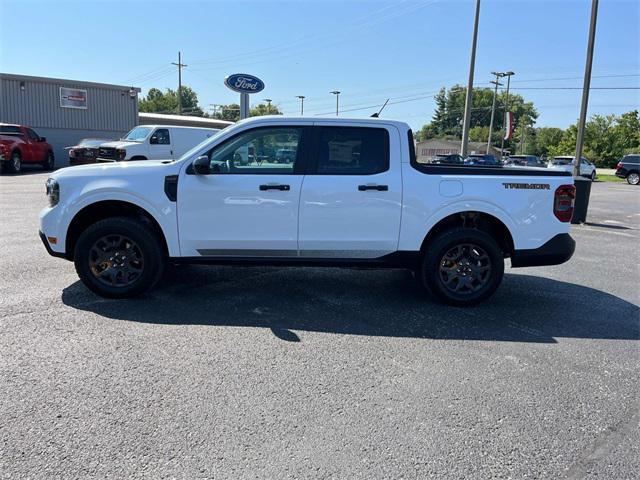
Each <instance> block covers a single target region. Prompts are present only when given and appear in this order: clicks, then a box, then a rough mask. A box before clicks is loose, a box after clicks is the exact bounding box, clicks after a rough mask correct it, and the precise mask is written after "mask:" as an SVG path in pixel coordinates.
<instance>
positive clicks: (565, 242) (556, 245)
mask: <svg viewBox="0 0 640 480" xmlns="http://www.w3.org/2000/svg"><path fill="white" fill-rule="evenodd" d="M575 249H576V242H575V240H574V239H573V238H571V235H569V234H568V233H560V234H558V235H556V236H555V237H553V238H552V239H551V240H549V241H548V242H546V243H545V244H544V245H542V246H541V247H539V248H533V249H530V250H515V251H514V252H513V255H511V266H512V267H539V266H542V265H559V264H561V263H564V262H566V261H567V260H569V259H570V258H571V257H572V256H573V252H574V251H575Z"/></svg>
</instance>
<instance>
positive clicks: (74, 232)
mask: <svg viewBox="0 0 640 480" xmlns="http://www.w3.org/2000/svg"><path fill="white" fill-rule="evenodd" d="M110 217H129V218H136V219H138V220H139V221H141V222H142V223H145V224H146V225H148V226H149V227H150V228H151V229H152V231H153V232H154V233H155V234H156V236H157V237H158V240H159V241H160V245H161V247H162V251H163V252H164V254H165V255H166V256H169V248H168V243H167V238H166V236H165V233H164V231H163V230H162V227H161V226H160V223H159V222H158V221H157V220H156V218H155V217H154V216H153V215H152V214H151V213H149V212H148V211H147V210H146V209H145V208H143V207H141V206H139V205H136V204H135V203H132V202H128V201H125V200H98V201H96V202H93V203H90V204H88V205H86V206H84V207H83V208H81V209H80V210H79V211H78V212H77V213H76V214H75V215H74V217H73V219H72V220H71V222H70V223H69V226H68V228H67V233H66V238H65V258H67V259H68V260H72V259H73V254H74V250H75V246H76V243H77V241H78V238H79V237H80V235H81V234H82V232H83V231H84V230H85V229H86V228H87V227H89V226H90V225H92V224H94V223H96V222H98V221H100V220H104V219H106V218H110Z"/></svg>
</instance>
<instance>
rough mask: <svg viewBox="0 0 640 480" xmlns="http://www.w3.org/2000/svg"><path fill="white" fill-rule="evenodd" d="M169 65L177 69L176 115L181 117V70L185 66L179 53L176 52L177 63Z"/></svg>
mask: <svg viewBox="0 0 640 480" xmlns="http://www.w3.org/2000/svg"><path fill="white" fill-rule="evenodd" d="M171 65H175V66H176V67H178V115H182V69H183V68H184V67H186V65H185V64H184V63H182V59H181V56H180V52H178V63H175V62H171Z"/></svg>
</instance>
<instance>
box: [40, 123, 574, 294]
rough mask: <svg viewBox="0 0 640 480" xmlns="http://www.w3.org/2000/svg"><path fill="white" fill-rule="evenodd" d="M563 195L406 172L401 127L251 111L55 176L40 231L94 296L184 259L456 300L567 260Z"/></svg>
mask: <svg viewBox="0 0 640 480" xmlns="http://www.w3.org/2000/svg"><path fill="white" fill-rule="evenodd" d="M247 149H250V150H251V151H253V152H254V155H253V156H252V160H251V161H249V162H247V161H246V160H243V159H242V158H241V155H239V154H238V152H241V151H246V150H247ZM283 149H287V150H294V151H295V158H293V161H291V162H280V161H279V159H278V158H277V157H278V152H281V151H282V150H283ZM574 194H575V189H574V186H573V179H572V177H571V173H569V172H562V171H554V170H552V169H545V168H541V169H535V168H527V169H520V168H510V167H501V166H498V167H495V166H493V167H483V166H474V167H471V166H464V165H461V166H452V165H438V164H420V163H417V162H416V157H415V153H414V142H413V135H412V133H411V130H410V128H409V126H408V125H406V124H405V123H402V122H395V121H388V120H382V119H358V120H347V119H329V120H325V119H322V120H319V119H318V120H313V119H308V118H286V117H280V116H277V117H257V118H252V119H248V120H243V121H241V122H238V123H237V124H235V125H234V126H232V127H228V128H226V129H224V130H222V131H220V132H219V133H218V134H216V135H215V136H213V137H211V138H210V139H208V140H206V141H205V142H203V143H201V144H200V145H198V146H196V147H195V148H193V149H192V150H190V151H189V152H187V153H185V154H184V155H183V156H182V157H181V158H180V159H178V160H174V161H146V162H132V163H127V162H123V163H113V164H102V165H100V164H98V165H85V166H78V167H73V168H65V169H62V170H58V171H57V172H55V173H54V174H52V175H51V177H50V178H49V179H48V181H47V195H48V197H49V206H48V207H47V208H45V209H44V210H43V211H42V212H41V214H40V224H41V226H40V228H41V231H40V236H41V238H42V241H43V242H44V245H45V247H46V249H47V251H48V252H49V253H50V254H51V255H54V256H57V257H62V258H66V259H67V260H73V261H74V262H75V266H76V270H77V272H78V275H79V277H80V278H81V279H82V281H83V282H84V283H85V285H86V286H87V287H88V288H90V289H91V290H93V291H94V292H96V293H98V294H99V295H102V296H106V297H131V296H134V295H138V294H141V293H143V292H146V291H148V290H149V289H150V288H151V287H152V286H153V285H154V284H155V283H156V281H157V280H158V279H159V278H160V276H161V274H162V272H163V266H164V265H165V264H167V263H181V262H182V263H209V264H234V265H235V264H237V265H241V264H242V265H245V264H250V265H256V264H258V265H292V266H302V265H304V266H310V265H311V266H361V267H372V268H379V267H395V268H407V269H411V270H413V271H415V272H416V273H417V275H418V278H420V279H421V281H422V283H423V284H424V286H425V287H426V288H427V289H428V290H429V291H430V292H432V294H433V295H434V296H435V297H436V298H437V299H439V300H441V301H444V302H447V303H451V304H455V305H470V304H475V303H478V302H480V301H482V300H485V299H487V298H488V297H489V296H491V295H492V294H493V293H494V292H495V291H496V289H497V287H498V285H499V284H500V282H501V280H502V277H503V272H504V259H505V258H510V261H511V266H512V267H525V266H535V265H555V264H560V263H563V262H566V261H567V260H568V259H569V258H571V256H572V254H573V251H574V248H575V243H574V241H573V239H572V238H571V237H570V236H569V227H570V220H571V216H572V213H573V202H574Z"/></svg>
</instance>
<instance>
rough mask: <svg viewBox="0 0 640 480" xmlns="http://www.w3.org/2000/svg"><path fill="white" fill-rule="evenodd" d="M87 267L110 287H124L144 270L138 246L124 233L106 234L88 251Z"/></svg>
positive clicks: (137, 277) (101, 281)
mask: <svg viewBox="0 0 640 480" xmlns="http://www.w3.org/2000/svg"><path fill="white" fill-rule="evenodd" d="M89 267H90V269H91V272H92V273H93V275H94V276H95V277H96V279H97V280H98V281H99V282H100V283H103V284H105V285H108V286H110V287H126V286H128V285H131V284H132V283H134V282H135V281H137V280H138V279H139V278H140V276H141V275H142V272H143V270H144V258H143V255H142V250H140V247H139V246H138V245H137V244H136V243H135V242H134V241H133V240H131V239H130V238H128V237H126V236H124V235H106V236H104V237H102V238H100V239H99V240H97V241H96V242H95V243H94V244H93V246H92V247H91V249H90V251H89Z"/></svg>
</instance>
